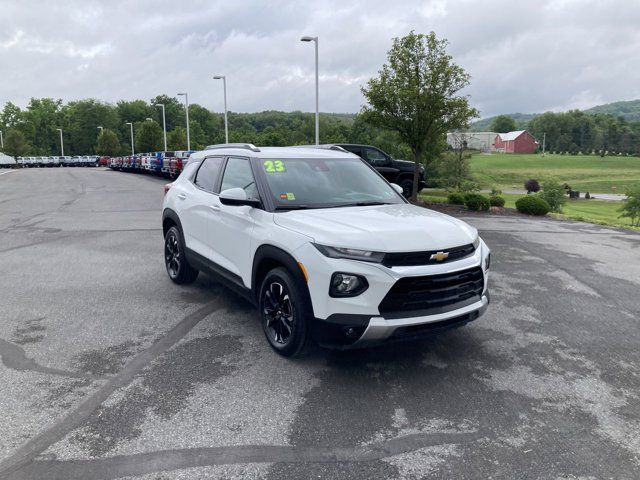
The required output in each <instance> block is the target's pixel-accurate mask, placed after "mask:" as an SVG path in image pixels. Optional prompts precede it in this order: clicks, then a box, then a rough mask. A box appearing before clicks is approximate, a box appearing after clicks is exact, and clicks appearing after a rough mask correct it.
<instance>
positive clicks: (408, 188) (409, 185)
mask: <svg viewBox="0 0 640 480" xmlns="http://www.w3.org/2000/svg"><path fill="white" fill-rule="evenodd" d="M399 185H400V186H401V187H402V195H404V196H405V198H409V197H411V194H412V193H413V182H412V181H411V180H409V179H406V180H402V181H401V182H400V183H399Z"/></svg>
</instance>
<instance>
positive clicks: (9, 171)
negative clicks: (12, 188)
mask: <svg viewBox="0 0 640 480" xmlns="http://www.w3.org/2000/svg"><path fill="white" fill-rule="evenodd" d="M16 171H17V170H7V171H6V172H2V173H0V175H6V174H7V173H11V172H16Z"/></svg>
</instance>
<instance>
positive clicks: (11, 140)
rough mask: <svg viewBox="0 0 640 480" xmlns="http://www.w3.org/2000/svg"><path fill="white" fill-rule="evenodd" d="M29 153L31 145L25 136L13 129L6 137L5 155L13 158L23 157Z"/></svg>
mask: <svg viewBox="0 0 640 480" xmlns="http://www.w3.org/2000/svg"><path fill="white" fill-rule="evenodd" d="M28 151H29V143H28V142H27V139H26V138H25V136H24V134H23V133H22V132H21V131H20V130H18V129H16V128H12V129H11V130H9V131H8V132H7V134H6V135H5V137H4V153H6V154H7V155H11V156H13V157H22V156H24V155H26V154H27V152H28Z"/></svg>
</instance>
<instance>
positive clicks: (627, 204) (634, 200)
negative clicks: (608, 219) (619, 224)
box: [618, 185, 640, 227]
mask: <svg viewBox="0 0 640 480" xmlns="http://www.w3.org/2000/svg"><path fill="white" fill-rule="evenodd" d="M626 193H627V198H626V199H625V200H624V204H623V205H622V207H620V208H619V209H618V211H619V212H621V214H620V218H622V217H627V218H629V219H631V225H633V226H634V227H640V185H635V186H633V187H631V188H629V189H628V190H627V192H626Z"/></svg>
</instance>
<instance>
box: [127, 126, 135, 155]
mask: <svg viewBox="0 0 640 480" xmlns="http://www.w3.org/2000/svg"><path fill="white" fill-rule="evenodd" d="M127 125H129V127H131V155H135V154H136V152H135V149H134V148H133V123H132V122H127Z"/></svg>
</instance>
